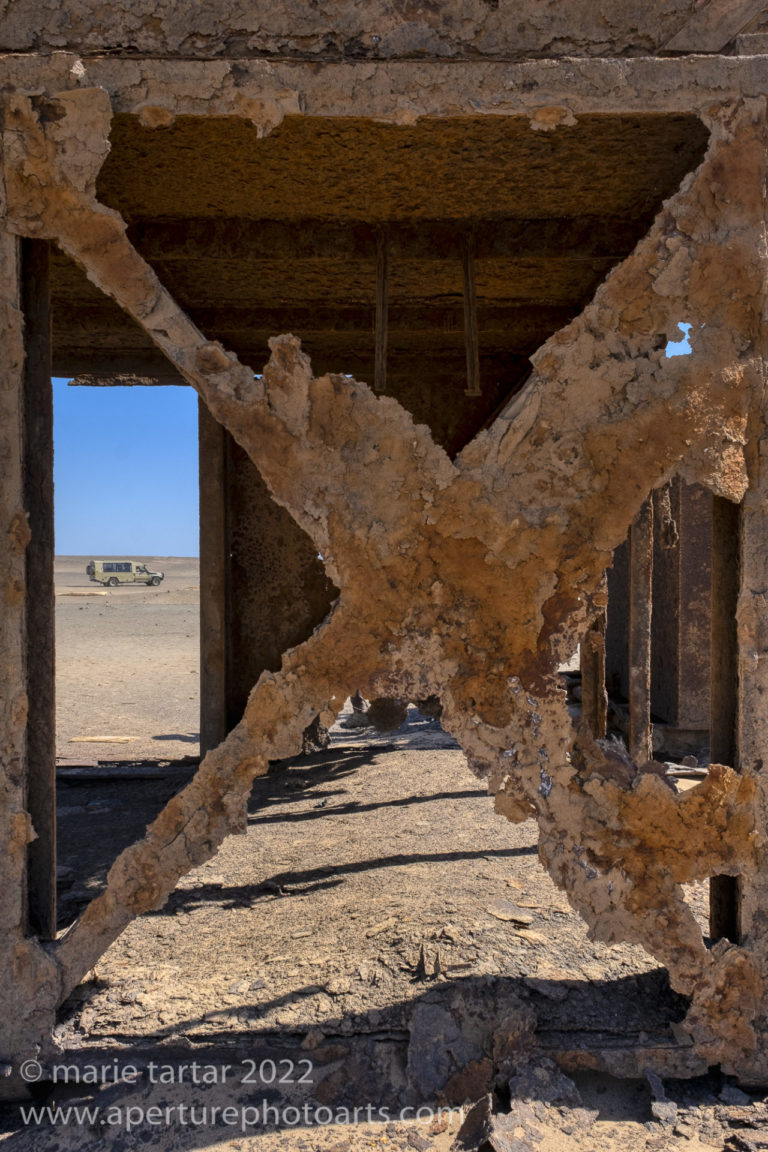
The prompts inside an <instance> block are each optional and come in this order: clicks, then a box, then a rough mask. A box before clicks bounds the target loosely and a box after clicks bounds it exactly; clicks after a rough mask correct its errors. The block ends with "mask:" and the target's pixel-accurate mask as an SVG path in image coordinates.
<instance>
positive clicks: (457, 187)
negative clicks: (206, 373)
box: [52, 115, 707, 451]
mask: <svg viewBox="0 0 768 1152" xmlns="http://www.w3.org/2000/svg"><path fill="white" fill-rule="evenodd" d="M706 143H707V133H706V130H705V128H704V126H703V125H702V124H701V122H700V121H699V120H698V119H697V118H696V117H693V116H683V115H680V116H657V115H647V116H634V117H626V116H621V117H619V116H585V117H582V118H581V119H580V120H579V121H578V123H577V124H576V125H574V126H573V127H561V128H558V129H557V130H556V131H554V132H540V131H539V132H535V131H532V130H531V128H530V125H529V123H528V120H527V119H522V118H509V117H478V118H475V119H466V118H464V119H434V120H422V121H420V122H419V123H418V124H416V125H414V126H411V127H399V126H392V125H384V124H378V123H375V122H372V121H367V120H352V119H350V120H322V119H312V118H308V117H293V118H289V119H287V120H285V121H284V123H283V124H282V125H281V126H280V127H279V128H277V129H276V130H275V131H274V132H272V133H271V135H269V136H267V137H265V138H263V139H260V138H259V136H258V134H257V132H256V130H255V128H254V127H253V126H252V125H251V124H250V123H249V122H247V121H244V120H240V119H218V118H214V117H181V118H179V120H177V121H176V123H175V124H174V125H173V126H172V127H170V128H165V129H155V130H148V129H145V128H143V127H142V126H141V125H140V124H139V122H138V120H137V119H135V118H131V117H117V118H116V119H115V122H114V125H113V132H112V151H111V153H110V155H109V157H108V159H107V161H106V163H105V165H104V168H103V170H102V173H101V176H100V179H99V185H98V194H99V198H100V199H101V200H102V202H103V203H105V204H108V205H109V206H110V207H113V208H116V209H118V210H119V211H120V212H121V213H122V214H123V216H124V217H125V219H126V221H127V222H128V225H129V236H130V237H131V239H132V240H133V242H134V243H135V244H136V246H137V248H138V249H139V250H140V251H141V252H142V254H143V255H144V256H145V257H146V259H147V260H148V261H149V262H150V263H151V264H152V266H153V267H154V268H155V270H156V271H157V273H158V276H159V277H160V279H161V281H162V282H163V283H164V284H165V286H166V287H167V288H168V289H169V290H170V292H171V293H172V294H173V295H174V297H175V298H176V299H177V301H178V302H179V304H180V305H181V306H182V307H183V308H185V309H186V310H187V311H188V313H189V314H190V315H191V317H192V318H193V319H194V320H195V322H196V323H197V324H198V325H199V327H200V328H201V329H202V331H203V332H204V333H205V335H206V336H207V337H209V338H211V339H219V340H221V341H222V342H223V343H224V344H225V345H226V346H227V347H229V348H231V349H232V350H234V351H235V352H237V354H238V355H239V356H240V357H241V359H243V360H244V361H245V362H246V363H248V364H250V365H251V366H252V367H253V368H254V370H255V371H259V370H260V368H261V366H262V365H263V363H264V361H265V359H266V358H267V355H268V348H267V339H268V337H269V336H272V335H276V334H278V333H280V332H293V333H294V334H295V335H297V336H300V337H301V339H302V342H303V345H304V347H305V349H306V351H307V352H308V353H309V354H310V356H311V357H312V362H313V367H314V370H315V372H316V373H318V374H319V373H321V372H327V371H334V372H346V373H351V374H353V375H355V376H357V377H358V378H359V379H362V380H366V381H367V382H369V383H372V380H373V362H374V316H375V295H376V251H377V243H378V242H379V237H380V235H381V234H382V232H383V233H384V234H385V235H386V238H387V245H388V250H389V343H388V372H387V391H388V392H390V393H391V394H393V395H395V396H397V397H398V399H400V400H401V402H402V403H403V404H405V406H406V407H407V408H409V409H410V410H411V411H412V412H413V413H414V415H415V416H416V417H417V418H418V419H419V420H423V421H425V422H426V423H428V424H430V425H431V426H432V428H433V430H434V432H435V435H436V437H437V438H438V439H439V440H440V441H441V442H443V443H444V444H445V445H446V447H447V448H449V449H450V450H452V451H455V450H456V449H457V448H459V447H460V446H461V445H462V444H463V443H465V442H466V441H467V440H468V439H470V438H471V436H472V435H473V434H474V432H475V431H476V430H477V429H478V428H479V427H481V426H482V424H483V423H484V422H485V421H486V420H487V419H488V417H489V416H490V415H491V413H493V412H494V411H495V410H496V408H497V407H498V405H499V404H500V403H501V402H502V401H503V400H504V399H505V397H507V396H508V395H510V394H511V393H512V392H513V391H514V390H515V389H516V388H517V387H519V386H520V383H521V382H522V380H524V379H525V376H526V375H527V372H528V370H529V363H528V357H529V356H530V354H531V353H532V352H533V351H534V350H535V349H536V348H538V347H539V346H540V345H541V344H542V343H543V342H544V340H546V339H547V338H548V337H549V336H550V335H551V334H552V332H554V331H556V330H557V329H558V328H560V327H562V326H563V325H564V324H566V323H567V322H568V321H569V320H570V319H572V317H573V316H575V315H576V314H577V313H578V312H579V311H580V310H581V309H582V307H583V306H584V304H585V303H586V302H587V301H588V300H589V299H590V297H591V296H592V294H593V293H594V291H595V289H596V287H597V285H598V284H599V283H600V281H601V280H603V279H604V277H605V276H606V274H607V273H608V271H609V270H610V269H611V268H612V267H613V266H614V265H615V264H616V263H618V262H619V261H620V260H622V259H623V258H624V257H625V256H627V255H628V254H629V252H631V250H632V248H633V247H634V246H635V244H636V243H637V242H638V240H639V239H640V238H641V236H642V235H643V234H644V233H645V232H646V231H647V229H648V227H649V225H650V223H651V221H652V219H653V216H654V214H655V213H656V211H657V210H658V208H659V206H660V204H661V202H662V200H663V199H664V198H665V197H667V196H669V195H670V194H671V193H672V192H673V191H674V190H675V189H676V188H677V186H678V185H679V183H680V181H681V180H682V178H683V176H684V175H685V173H686V172H688V171H689V170H690V169H691V168H692V167H694V166H695V165H696V164H697V163H698V161H699V160H700V158H701V156H702V155H703V152H704V149H705V148H706ZM470 234H471V235H472V237H473V243H474V251H475V292H476V300H477V326H478V338H479V347H480V378H481V385H482V395H481V396H480V397H472V396H465V394H464V391H465V387H466V366H465V340H464V309H463V294H462V293H463V281H462V246H463V244H464V243H465V238H466V237H467V236H468V235H470ZM52 273H53V276H52V286H53V332H54V371H55V373H56V374H57V375H62V376H75V375H79V376H84V377H88V378H90V379H91V382H93V383H97V382H102V383H104V382H108V381H109V380H113V381H114V380H115V378H116V377H119V376H122V375H133V376H143V377H149V378H153V379H155V380H157V381H158V382H169V381H170V380H175V381H176V382H178V377H175V376H174V374H173V372H172V371H171V370H169V366H168V364H167V362H166V361H165V360H164V359H163V357H162V356H161V355H160V353H159V352H157V351H155V349H154V347H153V345H152V344H151V343H150V342H149V341H148V339H147V338H146V336H145V335H144V333H143V332H142V331H141V329H140V328H139V327H138V326H137V325H136V324H134V323H133V321H131V320H130V319H128V318H127V317H126V316H125V315H124V314H123V313H122V312H121V311H120V310H119V309H118V308H117V306H116V305H115V304H114V303H113V302H112V301H110V300H108V299H107V298H105V297H104V296H102V295H101V294H100V293H99V292H98V291H97V289H95V288H94V287H93V286H92V285H91V284H90V283H89V282H88V281H87V279H86V278H85V276H84V274H83V273H82V272H81V271H80V270H79V269H78V268H76V267H75V266H74V265H73V264H72V263H71V262H70V261H68V260H67V259H66V258H65V257H63V256H61V255H60V254H58V253H57V254H56V255H55V256H54V259H53V269H52Z"/></svg>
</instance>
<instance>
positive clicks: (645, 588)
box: [629, 498, 653, 764]
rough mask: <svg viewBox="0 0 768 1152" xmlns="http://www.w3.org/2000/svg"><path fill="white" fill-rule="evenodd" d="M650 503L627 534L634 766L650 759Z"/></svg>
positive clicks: (630, 690) (631, 746) (630, 746)
mask: <svg viewBox="0 0 768 1152" xmlns="http://www.w3.org/2000/svg"><path fill="white" fill-rule="evenodd" d="M652 587H653V501H652V500H651V499H650V498H649V499H648V500H646V502H645V504H644V505H643V507H642V508H641V509H640V511H639V513H638V515H637V517H636V518H635V521H634V523H633V524H632V527H631V529H630V533H629V754H630V756H631V757H632V759H633V760H634V762H635V763H636V764H645V763H646V762H647V761H648V760H650V759H651V758H652V755H653V748H652V740H651V737H652V727H651V613H652Z"/></svg>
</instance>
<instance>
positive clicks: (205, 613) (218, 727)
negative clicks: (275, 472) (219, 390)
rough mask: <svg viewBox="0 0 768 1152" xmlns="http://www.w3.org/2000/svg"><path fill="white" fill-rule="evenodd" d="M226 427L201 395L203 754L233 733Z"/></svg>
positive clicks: (201, 673)
mask: <svg viewBox="0 0 768 1152" xmlns="http://www.w3.org/2000/svg"><path fill="white" fill-rule="evenodd" d="M226 435H227V434H226V432H225V431H224V429H223V428H222V426H221V424H219V423H218V422H217V421H216V420H214V418H213V417H212V416H211V414H210V412H209V411H208V409H207V407H206V406H205V404H204V403H203V401H202V400H199V401H198V443H199V454H200V455H199V459H200V480H199V483H200V755H201V756H204V755H205V754H206V752H209V751H210V749H211V748H215V747H216V745H217V744H220V743H221V741H222V740H223V739H224V737H225V736H226V734H227V615H228V613H227V586H228V569H229V544H228V532H227V497H226V492H227V483H226V477H227V467H226V458H227V453H226Z"/></svg>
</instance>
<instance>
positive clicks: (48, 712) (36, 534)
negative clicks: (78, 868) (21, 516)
mask: <svg viewBox="0 0 768 1152" xmlns="http://www.w3.org/2000/svg"><path fill="white" fill-rule="evenodd" d="M21 284H22V291H21V307H22V312H23V315H24V353H25V356H24V503H25V507H26V510H27V516H28V519H29V529H30V541H29V544H28V545H27V552H26V586H27V607H26V630H27V695H28V698H29V708H28V712H27V773H28V775H27V806H28V809H29V814H30V817H31V819H32V826H33V828H34V830H35V832H36V834H37V835H36V839H35V840H33V841H32V843H31V844H30V845H29V854H28V875H27V885H28V887H27V895H28V901H29V926H30V929H31V930H32V931H33V932H35V933H36V934H37V935H39V936H41V937H43V938H45V939H49V940H50V939H53V938H54V937H55V936H56V698H55V693H56V689H55V609H54V592H53V555H54V541H53V392H52V386H51V301H50V274H49V246H48V241H47V240H26V239H25V240H22V242H21Z"/></svg>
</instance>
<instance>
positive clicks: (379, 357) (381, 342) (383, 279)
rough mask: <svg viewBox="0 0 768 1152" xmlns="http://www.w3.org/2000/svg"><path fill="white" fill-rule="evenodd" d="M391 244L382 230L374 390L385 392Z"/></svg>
mask: <svg viewBox="0 0 768 1152" xmlns="http://www.w3.org/2000/svg"><path fill="white" fill-rule="evenodd" d="M388 265H389V242H388V239H387V234H386V232H385V231H384V229H381V230H380V232H379V234H378V237H377V242H376V351H375V358H374V369H373V388H374V391H375V392H384V391H385V390H386V387H387V325H388V322H389V267H388Z"/></svg>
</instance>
